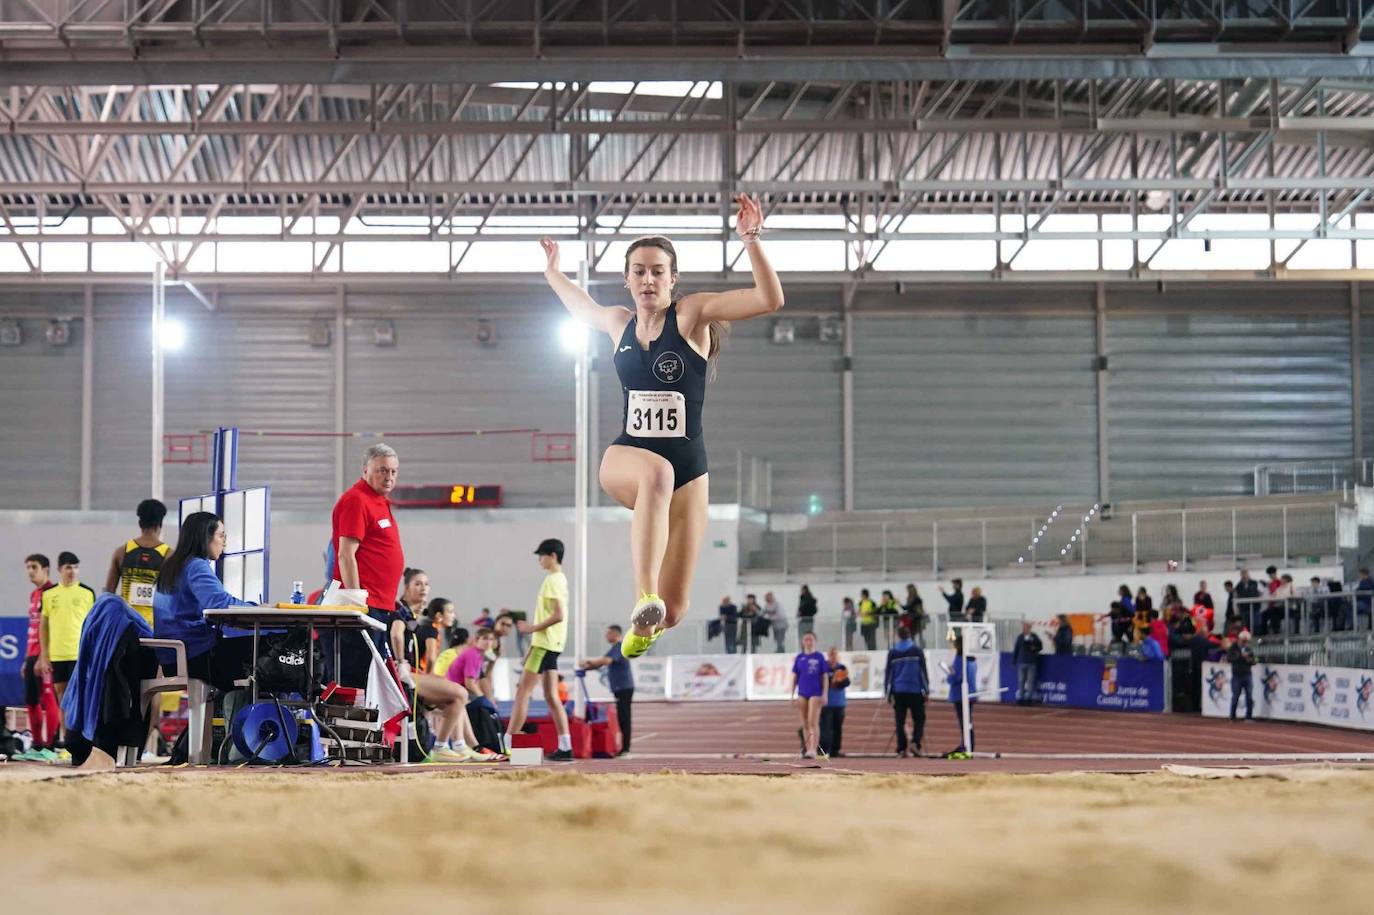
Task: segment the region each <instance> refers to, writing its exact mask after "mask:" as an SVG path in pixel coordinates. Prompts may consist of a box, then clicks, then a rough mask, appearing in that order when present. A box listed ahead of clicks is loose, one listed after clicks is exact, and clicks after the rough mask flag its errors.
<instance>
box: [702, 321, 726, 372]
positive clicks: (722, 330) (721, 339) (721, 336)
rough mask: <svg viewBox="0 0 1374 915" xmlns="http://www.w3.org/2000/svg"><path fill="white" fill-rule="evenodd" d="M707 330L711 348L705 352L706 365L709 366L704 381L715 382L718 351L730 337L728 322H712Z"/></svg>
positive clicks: (718, 359)
mask: <svg viewBox="0 0 1374 915" xmlns="http://www.w3.org/2000/svg"><path fill="white" fill-rule="evenodd" d="M707 329H708V330H709V331H710V333H711V346H710V348H709V349H708V350H707V352H706V363H707V365H709V366H710V370H709V371H708V372H707V373H706V380H707V381H715V380H716V366H717V364H719V362H720V351H721V349H722V348H723V347H724V346H725V341H726V339H728V338H729V336H730V322H729V321H712V322H711V324H710V326H709V327H708V328H707Z"/></svg>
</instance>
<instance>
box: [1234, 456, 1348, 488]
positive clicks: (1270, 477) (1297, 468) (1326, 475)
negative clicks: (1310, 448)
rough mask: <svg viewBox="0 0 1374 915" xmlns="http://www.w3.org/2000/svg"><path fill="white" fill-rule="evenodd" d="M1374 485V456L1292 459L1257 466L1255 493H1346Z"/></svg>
mask: <svg viewBox="0 0 1374 915" xmlns="http://www.w3.org/2000/svg"><path fill="white" fill-rule="evenodd" d="M1371 485H1374V459H1371V458H1365V459H1363V460H1359V461H1356V460H1351V459H1337V460H1331V461H1290V462H1287V463H1280V464H1256V465H1255V495H1257V496H1272V495H1283V494H1287V493H1301V492H1346V491H1348V490H1351V489H1353V488H1354V487H1356V486H1371Z"/></svg>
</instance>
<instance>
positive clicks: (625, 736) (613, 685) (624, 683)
mask: <svg viewBox="0 0 1374 915" xmlns="http://www.w3.org/2000/svg"><path fill="white" fill-rule="evenodd" d="M772 596H773V595H772V593H771V592H770V593H769V594H766V595H764V597H765V599H768V598H771V597H772ZM623 637H624V630H623V629H621V628H620V627H619V626H618V625H616V624H615V623H612V624H611V625H609V626H607V627H606V642H607V644H609V645H610V646H611V647H610V648H608V649H607V650H606V654H605V655H603V656H602V657H599V658H588V659H587V660H585V661H583V662H582V669H583V670H596V669H598V668H605V670H606V688H607V689H609V690H610V691H611V695H613V696H615V717H616V723H617V724H619V725H620V752H619V753H617V754H616V755H617V756H624V755H625V754H626V753H628V752H630V725H631V721H630V710H631V707H632V706H633V705H634V698H635V675H634V671H633V670H631V669H630V662H629V661H628V660H626V658H625V655H624V654H622V653H621V650H620V640H621V638H623Z"/></svg>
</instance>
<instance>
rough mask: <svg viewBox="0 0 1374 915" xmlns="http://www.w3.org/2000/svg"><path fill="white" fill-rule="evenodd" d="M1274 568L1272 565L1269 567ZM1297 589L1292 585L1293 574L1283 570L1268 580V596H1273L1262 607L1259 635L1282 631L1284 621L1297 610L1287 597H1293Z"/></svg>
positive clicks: (1276, 633) (1275, 633)
mask: <svg viewBox="0 0 1374 915" xmlns="http://www.w3.org/2000/svg"><path fill="white" fill-rule="evenodd" d="M1269 568H1270V569H1272V568H1274V567H1273V566H1270V567H1269ZM1296 594H1297V590H1296V589H1295V588H1294V587H1293V576H1292V575H1289V574H1288V573H1287V572H1285V573H1284V574H1283V575H1282V576H1281V577H1279V578H1275V579H1273V580H1271V582H1270V588H1269V596H1270V597H1272V598H1274V600H1273V601H1271V602H1270V603H1269V604H1268V606H1266V607H1265V608H1264V614H1263V619H1262V621H1261V623H1262V625H1261V635H1279V634H1282V633H1283V630H1284V621H1285V620H1286V619H1287V618H1288V617H1289V616H1291V615H1293V614H1295V613H1296V612H1297V606H1296V604H1294V603H1293V601H1291V600H1289V598H1292V597H1294V596H1295V595H1296Z"/></svg>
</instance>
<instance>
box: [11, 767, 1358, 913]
mask: <svg viewBox="0 0 1374 915" xmlns="http://www.w3.org/2000/svg"><path fill="white" fill-rule="evenodd" d="M26 771H29V772H32V771H33V770H26ZM11 773H13V777H10V774H11ZM11 773H0V809H3V810H4V811H5V816H3V817H0V860H2V861H3V862H4V871H5V873H6V874H7V876H8V877H9V878H10V879H7V880H6V881H5V883H6V884H7V885H6V888H5V904H4V909H5V910H6V911H10V912H26V911H54V910H56V911H60V910H61V908H60V906H62V905H63V904H70V903H73V902H78V903H79V902H85V903H88V904H93V908H92V909H91V911H96V912H101V913H112V912H158V911H170V912H191V913H194V915H210V913H220V912H226V913H227V912H234V913H252V915H273V913H278V912H292V913H301V912H323V911H337V912H363V911H368V910H372V911H378V912H383V911H385V912H389V913H395V912H398V911H399V912H407V911H409V912H418V913H427V912H445V913H447V912H455V913H456V912H497V911H500V912H503V913H515V912H541V913H542V912H557V911H566V912H584V911H604V912H630V911H634V912H693V913H709V912H751V913H761V912H781V911H792V912H798V911H822V910H826V911H832V912H881V913H888V912H890V913H912V912H940V913H955V912H960V911H963V912H1016V913H1055V915H1062V913H1064V912H1066V911H1091V912H1095V913H1103V915H1105V913H1122V912H1124V913H1131V912H1141V913H1144V912H1149V913H1159V912H1163V911H1177V912H1207V913H1221V912H1236V913H1246V915H1254V913H1262V912H1317V911H1320V912H1321V913H1322V915H1327V913H1343V912H1350V913H1356V912H1361V913H1367V912H1370V911H1374V908H1372V907H1374V903H1372V902H1371V901H1370V900H1374V867H1371V862H1374V771H1370V770H1351V769H1339V770H1326V769H1301V770H1295V771H1294V770H1290V771H1287V772H1285V771H1283V770H1273V771H1270V772H1268V773H1266V774H1265V775H1264V776H1263V777H1254V778H1225V779H1212V778H1203V777H1190V776H1189V775H1183V774H1175V773H1170V772H1159V773H1154V774H1149V775H1133V776H1121V775H1083V774H1062V775H1014V776H1013V775H971V776H965V777H957V778H929V777H926V778H922V777H913V776H907V775H897V776H843V775H828V774H821V775H809V776H794V777H781V778H760V777H749V776H682V775H672V774H667V773H664V774H656V775H600V776H596V775H583V774H579V773H576V772H567V771H564V772H557V771H549V770H529V771H524V772H509V771H506V772H502V773H497V772H490V773H485V774H483V775H481V776H477V777H474V776H473V775H471V774H456V773H452V772H442V771H430V772H426V773H418V774H388V775H379V774H357V773H343V772H335V773H289V772H275V773H272V772H251V773H249V772H243V773H218V774H207V773H203V772H169V771H151V772H138V773H125V774H113V775H100V776H92V777H84V778H48V779H46V780H34V779H33V778H32V777H22V775H20V773H19V772H18V771H16V770H11ZM54 904H56V905H54ZM1318 905H1319V906H1320V908H1318Z"/></svg>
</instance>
